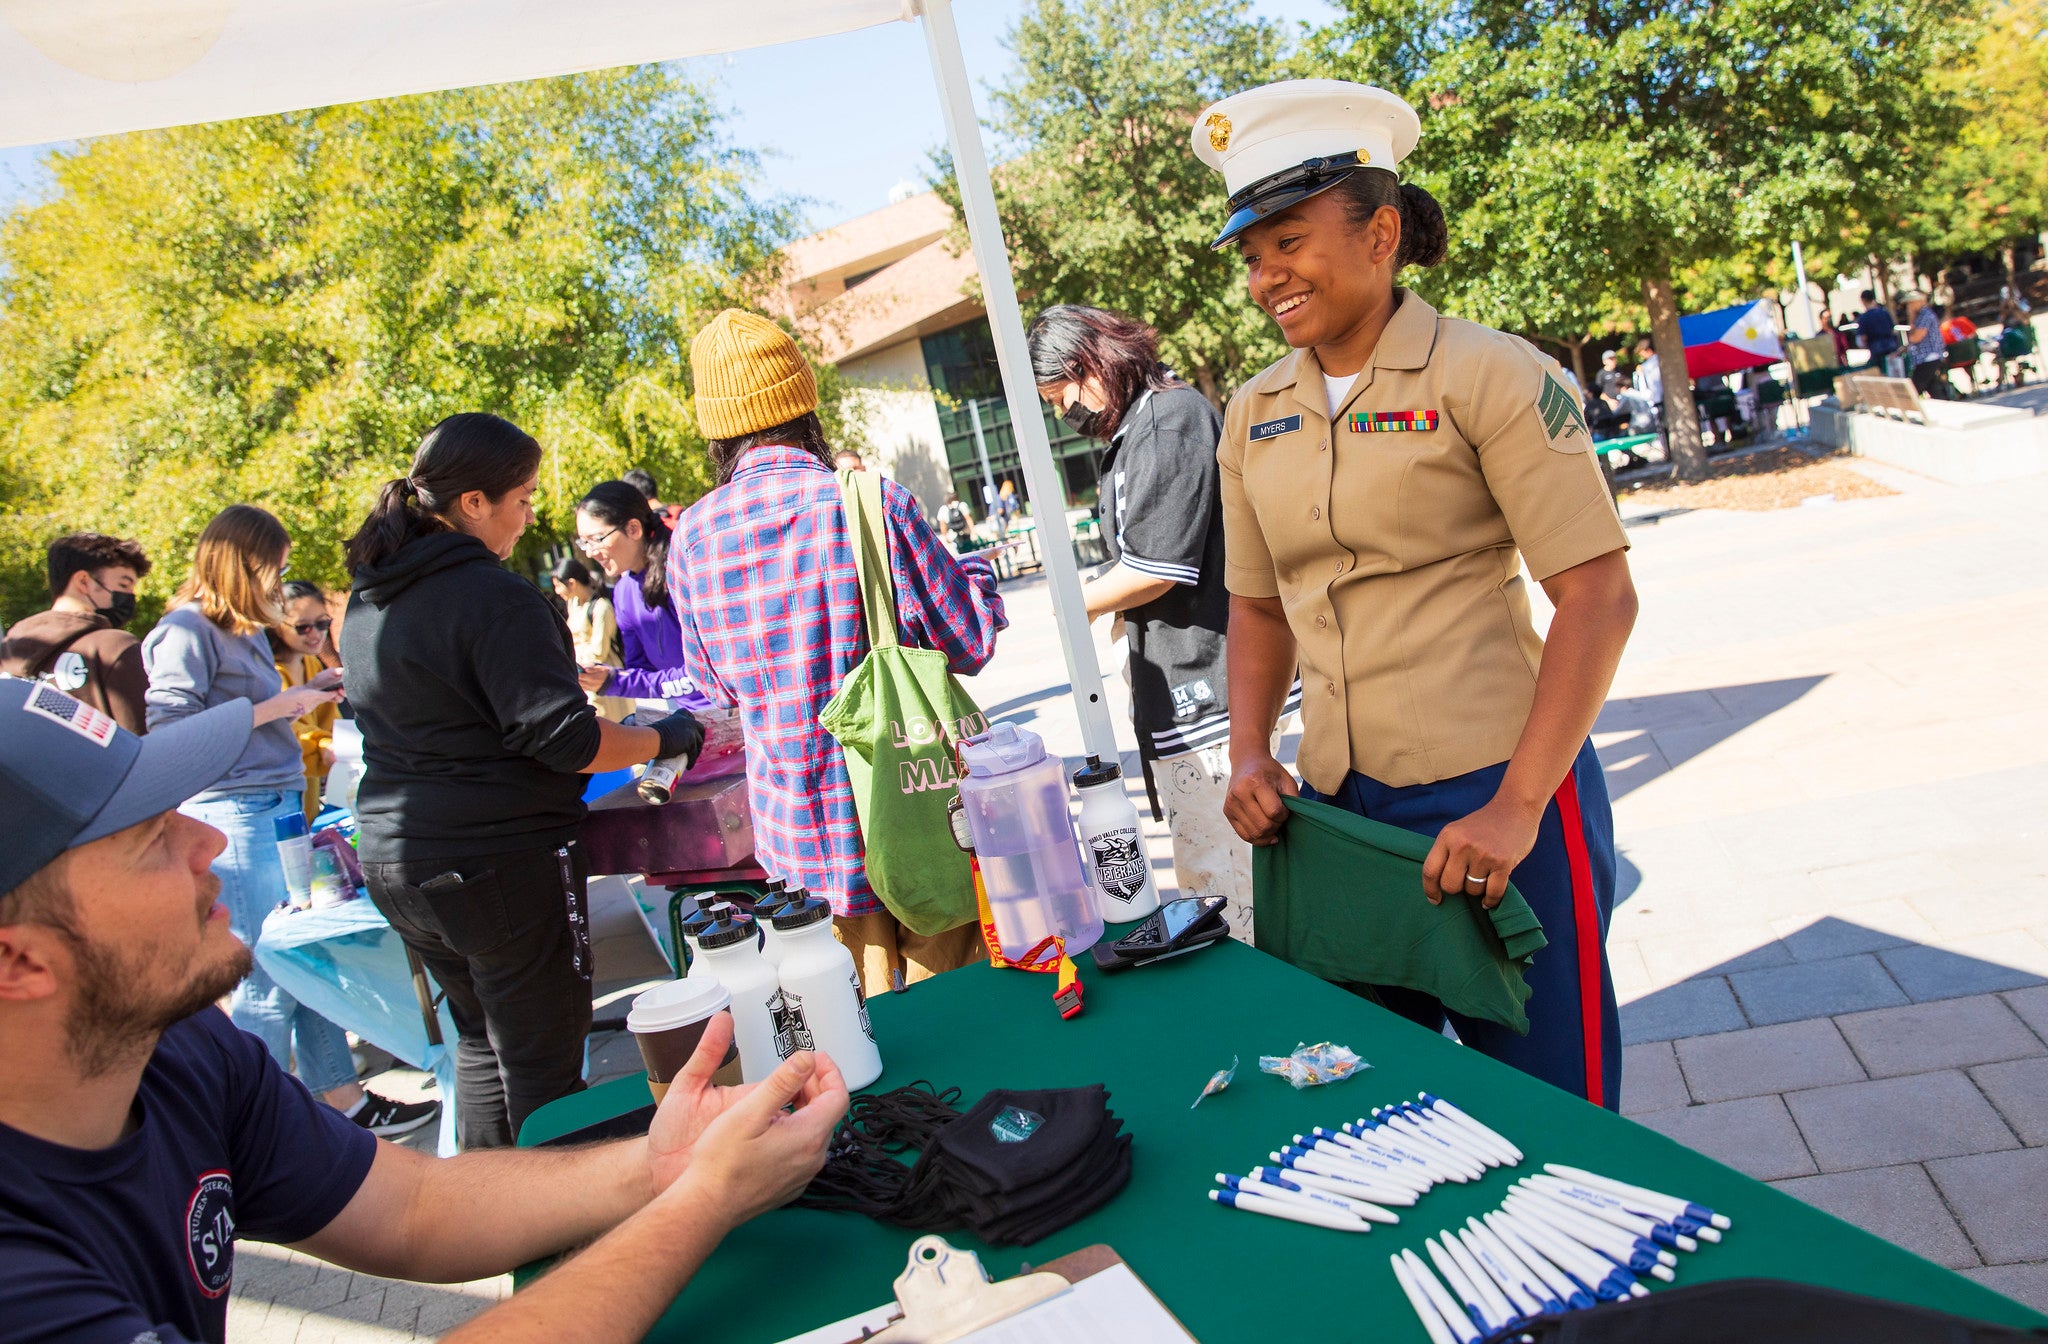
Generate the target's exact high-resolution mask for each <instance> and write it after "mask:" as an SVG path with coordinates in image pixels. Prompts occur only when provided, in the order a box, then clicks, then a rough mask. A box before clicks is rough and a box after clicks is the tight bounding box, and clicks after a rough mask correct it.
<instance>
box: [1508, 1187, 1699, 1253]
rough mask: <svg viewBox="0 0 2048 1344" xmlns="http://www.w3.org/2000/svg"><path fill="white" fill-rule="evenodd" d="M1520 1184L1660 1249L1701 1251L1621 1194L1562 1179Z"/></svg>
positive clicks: (1697, 1244) (1674, 1229)
mask: <svg viewBox="0 0 2048 1344" xmlns="http://www.w3.org/2000/svg"><path fill="white" fill-rule="evenodd" d="M1516 1184H1517V1185H1525V1186H1528V1187H1529V1188H1530V1189H1532V1190H1541V1191H1543V1192H1544V1193H1545V1194H1548V1195H1551V1196H1554V1197H1555V1198H1558V1199H1563V1200H1566V1201H1569V1202H1570V1204H1571V1205H1572V1207H1573V1208H1575V1209H1579V1210H1582V1211H1583V1212H1585V1213H1587V1214H1588V1215H1590V1216H1592V1217H1594V1218H1598V1219H1600V1220H1601V1221H1602V1222H1606V1223H1613V1224H1614V1225H1615V1226H1616V1227H1625V1228H1627V1229H1629V1230H1630V1231H1632V1232H1634V1233H1635V1234H1636V1235H1637V1236H1639V1237H1648V1238H1649V1239H1650V1240H1651V1241H1654V1242H1656V1243H1657V1244H1658V1245H1659V1246H1668V1247H1670V1248H1671V1249H1672V1250H1674V1251H1696V1250H1698V1249H1699V1248H1700V1244H1699V1243H1698V1242H1697V1241H1695V1240H1693V1239H1692V1238H1691V1237H1689V1236H1687V1235H1686V1234H1685V1233H1683V1232H1680V1231H1679V1230H1678V1229H1677V1228H1675V1227H1673V1226H1672V1225H1671V1224H1670V1223H1668V1222H1665V1221H1664V1220H1663V1219H1661V1218H1658V1217H1657V1216H1655V1215H1654V1214H1648V1213H1637V1212H1636V1211H1635V1210H1634V1209H1631V1208H1628V1207H1627V1206H1626V1205H1624V1204H1623V1203H1622V1202H1621V1198H1620V1196H1618V1195H1610V1194H1607V1193H1605V1192H1603V1191H1599V1190H1589V1189H1587V1188H1586V1187H1585V1186H1583V1185H1573V1184H1572V1183H1571V1182H1570V1181H1567V1180H1564V1179H1563V1178H1562V1177H1558V1176H1525V1177H1523V1178H1522V1179H1521V1180H1520V1181H1518V1182H1516ZM1717 1235H1718V1234H1717Z"/></svg>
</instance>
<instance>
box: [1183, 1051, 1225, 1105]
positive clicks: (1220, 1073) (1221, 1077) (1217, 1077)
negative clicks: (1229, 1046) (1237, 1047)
mask: <svg viewBox="0 0 2048 1344" xmlns="http://www.w3.org/2000/svg"><path fill="white" fill-rule="evenodd" d="M1235 1077H1237V1056H1236V1055H1232V1056H1231V1057H1230V1067H1229V1068H1227V1069H1218V1070H1216V1072H1215V1073H1213V1074H1211V1075H1210V1076H1209V1081H1208V1082H1206V1083H1204V1084H1203V1085H1202V1093H1201V1096H1198V1097H1196V1098H1195V1101H1194V1105H1193V1106H1190V1107H1188V1109H1189V1110H1191V1111H1192V1110H1193V1109H1195V1106H1199V1105H1201V1104H1202V1097H1213V1096H1215V1095H1216V1094H1217V1093H1218V1092H1221V1091H1222V1090H1223V1089H1224V1088H1226V1087H1229V1086H1230V1080H1231V1079H1233V1078H1235Z"/></svg>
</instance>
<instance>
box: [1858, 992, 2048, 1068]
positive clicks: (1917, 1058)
mask: <svg viewBox="0 0 2048 1344" xmlns="http://www.w3.org/2000/svg"><path fill="white" fill-rule="evenodd" d="M1835 1025H1837V1026H1838V1027H1840V1028H1841V1029H1842V1035H1843V1036H1845V1037H1847V1038H1848V1041H1849V1045H1850V1047H1851V1048H1853V1049H1854V1050H1855V1051H1856V1055H1857V1057H1858V1058H1859V1059H1861V1060H1862V1061H1863V1066H1864V1067H1865V1068H1867V1069H1868V1070H1870V1076H1871V1077H1873V1078H1893V1077H1897V1076H1899V1075H1901V1074H1907V1073H1926V1072H1929V1071H1930V1070H1933V1069H1954V1068H1962V1067H1965V1066H1967V1065H1971V1064H1989V1063H1991V1062H1992V1061H1994V1060H2001V1059H2020V1058H2024V1057H2025V1056H2028V1055H2040V1054H2048V1046H2044V1045H2042V1043H2041V1039H2040V1037H2038V1036H2036V1035H2034V1033H2033V1032H2032V1031H2030V1030H2028V1029H2027V1024H2026V1023H2024V1022H2022V1021H2020V1019H2019V1017H2018V1016H2017V1015H2016V1014H2015V1013H2014V1012H2013V1011H2012V1009H2010V1008H2008V1007H2006V1006H2005V1004H2004V1002H2003V1001H2001V1000H2000V999H1999V997H1998V996H1997V995H1995V994H1978V995H1974V996H1972V997H1970V998H1966V999H1943V1000H1940V1001H1938V1002H1934V1003H1915V1004H1909V1005H1908V1006H1906V1007H1904V1008H1880V1009H1878V1010H1877V1011H1875V1012H1870V1013H1850V1014H1847V1015H1846V1016H1843V1017H1838V1018H1836V1019H1835Z"/></svg>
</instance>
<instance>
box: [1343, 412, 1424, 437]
mask: <svg viewBox="0 0 2048 1344" xmlns="http://www.w3.org/2000/svg"><path fill="white" fill-rule="evenodd" d="M1435 428H1436V412H1435V411H1356V412H1353V414H1352V416H1351V432H1352V433H1353V434H1421V433H1425V432H1427V431H1429V430H1432V429H1435Z"/></svg>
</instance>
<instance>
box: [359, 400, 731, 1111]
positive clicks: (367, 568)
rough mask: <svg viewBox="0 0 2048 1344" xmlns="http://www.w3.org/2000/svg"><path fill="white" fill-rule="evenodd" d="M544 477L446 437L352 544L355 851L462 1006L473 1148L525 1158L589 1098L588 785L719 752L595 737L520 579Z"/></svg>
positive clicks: (484, 447)
mask: <svg viewBox="0 0 2048 1344" xmlns="http://www.w3.org/2000/svg"><path fill="white" fill-rule="evenodd" d="M540 456H541V450H540V445H539V444H538V443H535V442H534V441H533V438H532V437H531V436H530V435H528V434H527V433H526V432H525V431H524V430H522V429H520V428H519V427H518V426H517V425H514V424H512V423H511V422H509V421H506V420H502V419H500V418H498V417H497V416H495V415H484V414H481V413H475V412H471V413H467V414H463V415H453V416H450V417H449V418H447V419H446V420H443V421H442V422H441V423H440V424H438V425H436V426H434V428H433V429H432V430H430V431H428V433H427V436H426V438H425V439H424V440H422V441H421V443H420V448H419V452H418V453H416V454H415V455H414V457H413V460H412V467H411V469H410V470H409V471H408V472H407V473H406V474H405V475H404V476H402V477H400V478H399V479H397V480H394V481H392V482H390V483H389V484H387V485H386V486H384V488H383V489H382V490H381V491H380V492H379V493H378V495H377V502H376V505H375V506H374V507H373V508H372V509H371V510H370V516H369V517H368V518H366V519H364V521H363V525H362V527H361V528H360V529H358V530H357V532H356V534H355V536H353V537H351V538H350V539H349V542H348V565H349V571H350V573H351V574H352V575H353V576H354V584H353V587H352V588H351V591H350V593H349V602H348V618H347V620H346V621H344V622H343V624H342V633H341V652H342V658H343V661H344V663H350V664H353V666H352V668H351V670H350V672H349V679H348V692H349V703H350V704H351V705H353V706H354V707H355V711H356V721H357V724H358V725H359V726H360V727H361V729H362V732H363V782H362V787H361V788H360V790H359V791H358V792H357V795H356V824H357V834H358V849H359V851H360V853H361V855H362V860H363V873H364V876H365V877H366V878H367V879H368V882H369V888H370V899H371V900H373V901H375V902H376V903H377V908H378V909H379V910H381V911H383V912H384V916H385V918H386V919H388V920H390V921H391V927H392V928H394V929H396V930H397V931H398V934H399V936H400V937H402V938H404V939H405V942H406V944H407V946H409V947H411V948H412V949H413V950H414V951H415V952H417V953H418V954H419V956H420V959H421V960H422V961H424V962H425V963H426V964H427V967H428V969H429V970H431V971H433V973H434V978H435V980H437V981H439V982H440V985H441V987H442V989H443V990H445V991H446V992H447V996H448V1007H449V1011H450V1013H451V1015H452V1016H453V1017H454V1019H455V1029H456V1032H457V1034H458V1036H459V1037H460V1040H459V1043H458V1045H457V1047H456V1101H457V1107H456V1111H457V1114H456V1121H457V1128H458V1137H459V1138H460V1140H461V1142H462V1145H463V1146H464V1147H465V1148H484V1147H501V1146H505V1145H508V1144H510V1143H511V1142H512V1139H513V1136H514V1135H516V1134H517V1133H518V1132H519V1125H520V1122H521V1121H523V1120H525V1118H526V1117H527V1116H528V1115H529V1114H531V1113H532V1112H533V1111H534V1110H536V1109H538V1108H539V1107H541V1106H544V1105H546V1104H547V1103H548V1102H550V1101H553V1100H555V1099H556V1098H558V1097H561V1096H565V1095H567V1094H568V1093H570V1092H574V1091H578V1090H580V1089H581V1088H582V1086H583V1043H584V1037H585V1036H586V1035H588V1033H589V1030H590V936H589V928H588V923H587V919H586V907H585V891H584V884H585V880H586V877H587V875H588V871H589V870H588V865H587V863H586V860H585V859H584V856H583V852H582V849H581V847H580V846H579V845H577V843H576V832H577V830H578V828H579V827H580V826H581V824H582V821H583V811H584V809H583V788H584V784H585V782H586V781H585V778H584V777H585V776H587V775H590V774H594V773H599V772H602V771H606V770H618V769H622V768H624V767H626V766H628V765H632V764H635V763H636V762H640V761H645V760H649V759H651V758H653V757H656V756H676V755H681V756H694V755H695V753H696V751H697V749H698V747H699V746H701V745H702V742H703V735H702V732H701V731H700V730H699V729H698V727H697V724H696V721H695V720H694V719H693V718H692V717H691V716H690V715H689V713H688V712H687V711H685V712H680V713H676V714H673V715H670V716H669V717H668V718H666V719H663V720H662V721H661V722H659V723H657V724H655V725H653V726H652V727H645V728H628V727H625V726H623V725H621V724H617V723H611V722H608V721H607V720H604V719H602V718H599V717H598V714H597V711H596V710H595V709H594V708H592V707H591V704H590V702H589V700H588V699H587V698H586V697H585V696H584V693H583V687H582V686H581V685H579V684H578V682H577V667H576V658H575V653H574V649H573V646H572V644H571V643H570V639H569V631H568V627H566V626H564V625H563V624H562V621H561V618H560V617H559V616H557V615H556V614H555V611H554V608H553V607H551V606H549V605H548V601H547V599H546V598H545V597H543V596H542V595H541V592H540V590H539V589H538V588H536V587H534V585H533V584H531V583H529V582H527V581H526V580H525V579H523V578H521V577H519V576H518V575H517V574H514V573H513V572H512V571H510V570H508V569H506V568H505V567H504V563H503V562H504V561H505V560H506V558H508V557H509V556H510V555H511V554H512V550H513V548H514V547H515V546H516V545H518V543H519V537H520V534H521V533H523V532H524V531H525V530H526V529H527V527H528V526H529V525H530V524H531V523H532V522H533V493H534V490H535V488H536V486H537V483H538V482H537V472H538V471H539V468H540Z"/></svg>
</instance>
